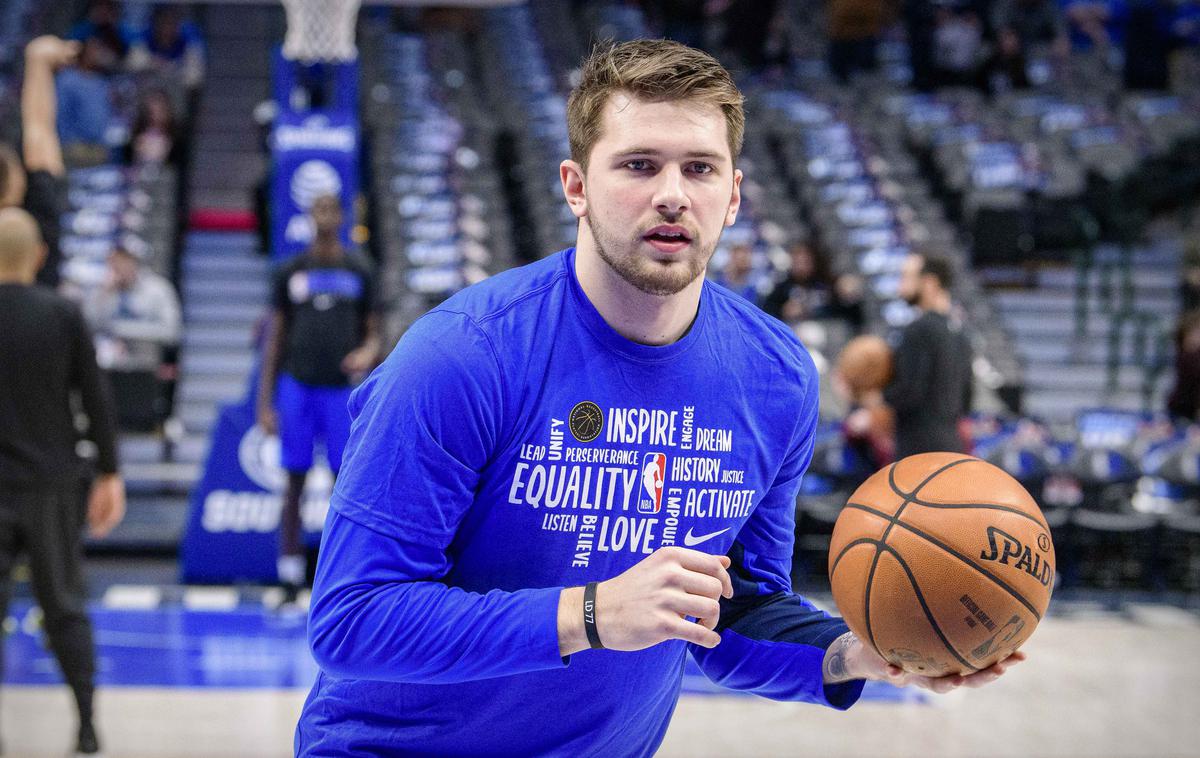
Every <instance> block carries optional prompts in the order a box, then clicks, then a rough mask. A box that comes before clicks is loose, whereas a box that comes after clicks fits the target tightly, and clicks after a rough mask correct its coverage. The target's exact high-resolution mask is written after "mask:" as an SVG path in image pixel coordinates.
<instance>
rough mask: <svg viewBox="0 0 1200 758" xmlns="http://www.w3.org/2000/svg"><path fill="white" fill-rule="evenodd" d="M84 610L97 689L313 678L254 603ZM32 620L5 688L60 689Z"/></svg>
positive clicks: (9, 642)
mask: <svg viewBox="0 0 1200 758" xmlns="http://www.w3.org/2000/svg"><path fill="white" fill-rule="evenodd" d="M89 610H90V613H91V616H92V623H93V626H94V629H95V635H96V657H97V675H96V679H97V683H98V684H99V685H100V686H107V687H172V688H175V687H178V688H205V687H212V688H224V689H291V688H303V689H307V688H308V687H310V686H311V685H312V682H313V680H314V679H315V678H316V675H317V664H316V663H315V662H314V661H313V659H312V655H311V654H310V653H309V650H308V641H307V639H306V636H305V626H306V622H307V617H306V616H305V614H304V613H303V612H299V611H297V612H284V613H280V612H277V611H271V610H268V609H267V608H265V607H264V606H263V605H262V604H261V603H257V602H253V603H242V604H240V605H238V606H237V607H236V608H232V609H229V610H191V609H188V608H185V607H184V606H182V605H179V604H166V605H163V606H161V607H158V608H153V609H147V610H127V609H114V608H106V607H104V606H103V605H101V604H99V603H94V604H92V606H91V608H90V609H89ZM31 611H32V613H31ZM37 616H38V614H37V613H36V610H35V609H33V606H32V605H31V604H30V603H29V602H28V601H22V602H16V603H13V605H12V607H11V609H10V619H9V620H8V623H6V625H5V626H6V627H7V628H9V629H10V630H11V632H10V634H9V635H8V637H7V638H6V639H5V641H4V644H5V651H4V656H5V663H6V670H5V672H4V683H5V684H23V685H54V684H61V683H62V676H61V674H60V673H59V670H58V664H57V663H56V662H55V660H54V657H53V655H51V653H50V651H49V650H48V649H46V646H45V645H44V644H43V641H42V636H41V632H40V629H39V627H38V624H37V623H36V619H37ZM683 692H684V694H688V695H745V693H739V692H733V691H731V690H727V689H725V688H723V687H718V686H717V685H715V684H713V683H712V682H710V681H709V680H708V679H707V678H705V676H704V674H702V673H701V672H700V669H699V668H698V667H697V666H696V664H695V662H693V661H692V659H691V658H688V660H687V666H686V668H685V669H684V673H683ZM863 700H873V701H890V702H906V703H911V702H916V703H921V702H925V697H924V696H923V694H922V693H920V692H917V691H915V690H911V689H908V690H905V689H898V688H896V687H892V686H890V685H887V684H881V683H877V682H868V683H867V687H866V688H865V689H864V691H863Z"/></svg>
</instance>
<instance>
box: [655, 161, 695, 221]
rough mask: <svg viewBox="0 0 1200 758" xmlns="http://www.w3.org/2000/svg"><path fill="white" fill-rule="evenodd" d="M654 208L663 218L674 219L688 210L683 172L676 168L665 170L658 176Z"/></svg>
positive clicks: (671, 167)
mask: <svg viewBox="0 0 1200 758" xmlns="http://www.w3.org/2000/svg"><path fill="white" fill-rule="evenodd" d="M654 208H655V210H657V211H658V212H659V213H661V214H662V215H663V216H666V217H668V218H673V217H675V216H678V215H680V214H682V213H683V212H684V211H686V210H687V208H688V197H687V192H686V190H685V188H684V178H683V171H682V170H680V169H679V168H678V167H675V166H668V167H667V168H664V169H663V170H662V171H661V172H659V175H658V185H657V186H656V187H655V192H654Z"/></svg>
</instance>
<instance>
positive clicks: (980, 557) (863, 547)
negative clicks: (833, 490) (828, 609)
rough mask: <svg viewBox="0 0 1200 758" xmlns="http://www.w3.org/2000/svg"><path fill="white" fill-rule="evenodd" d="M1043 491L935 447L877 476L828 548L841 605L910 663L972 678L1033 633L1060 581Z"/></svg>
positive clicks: (868, 635) (860, 627)
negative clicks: (1039, 496) (1037, 497)
mask: <svg viewBox="0 0 1200 758" xmlns="http://www.w3.org/2000/svg"><path fill="white" fill-rule="evenodd" d="M1055 565H1056V564H1055V559H1054V544H1053V542H1052V541H1051V539H1050V529H1049V527H1047V525H1046V520H1045V518H1043V516H1042V512H1041V510H1040V509H1039V508H1038V506H1037V504H1036V503H1035V502H1034V500H1033V498H1032V497H1031V496H1030V495H1029V493H1028V492H1026V491H1025V489H1024V488H1023V487H1021V485H1020V484H1018V483H1017V481H1016V480H1015V479H1013V478H1012V477H1011V476H1009V475H1008V474H1007V473H1005V472H1004V471H1002V470H1000V469H999V468H996V467H995V466H993V465H991V464H990V463H987V462H985V461H981V460H979V459H978V458H972V457H970V456H966V455H961V454H958V453H926V454H923V455H914V456H910V457H908V458H905V459H904V460H902V461H899V462H898V463H895V464H892V465H891V466H889V467H887V468H885V469H883V470H881V471H879V472H877V473H876V474H875V475H873V476H872V477H871V478H870V479H868V480H867V481H866V482H864V483H863V485H862V486H861V487H859V488H858V489H857V490H856V491H855V492H854V494H853V495H852V496H851V497H850V501H849V502H848V503H847V504H846V507H845V509H844V510H843V511H842V513H841V515H840V516H839V517H838V520H837V524H836V525H835V526H834V530H833V538H832V541H831V543H830V546H829V579H830V583H831V585H832V587H833V597H834V601H835V602H836V603H837V606H838V609H839V610H840V611H841V612H842V615H843V616H844V618H845V620H846V623H847V624H849V625H850V628H851V630H853V631H854V633H855V634H856V635H858V637H859V638H860V639H862V640H863V641H864V642H866V643H867V644H870V645H873V646H874V647H875V649H876V650H877V651H878V652H879V654H880V655H881V656H883V658H885V659H886V660H888V661H890V662H891V663H894V664H896V665H897V666H900V667H901V668H903V669H904V670H906V671H910V672H913V673H918V674H924V675H927V676H943V675H946V674H956V673H961V674H970V673H972V672H974V671H978V670H980V669H985V668H987V667H988V666H990V665H991V664H992V663H994V662H995V661H997V660H1000V659H1002V658H1004V657H1005V656H1007V655H1008V654H1009V653H1011V652H1012V651H1014V650H1016V649H1017V648H1019V647H1020V646H1021V645H1022V643H1024V642H1025V640H1027V639H1028V638H1029V635H1031V634H1033V630H1034V629H1035V628H1036V627H1037V624H1038V622H1039V621H1041V620H1042V616H1043V615H1045V613H1046V607H1047V606H1048V605H1049V604H1050V593H1051V591H1052V589H1053V587H1054V568H1055Z"/></svg>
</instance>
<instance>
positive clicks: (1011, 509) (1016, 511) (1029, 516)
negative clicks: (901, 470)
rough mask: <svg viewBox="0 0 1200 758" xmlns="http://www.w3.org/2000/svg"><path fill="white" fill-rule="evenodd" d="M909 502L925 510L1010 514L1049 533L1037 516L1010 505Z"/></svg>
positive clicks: (914, 500)
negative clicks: (980, 509)
mask: <svg viewBox="0 0 1200 758" xmlns="http://www.w3.org/2000/svg"><path fill="white" fill-rule="evenodd" d="M909 502H910V503H912V504H913V505H920V506H922V507H925V508H944V509H946V510H961V509H964V508H982V509H984V510H991V511H1004V512H1005V513H1011V514H1013V515H1014V516H1021V517H1023V518H1027V519H1029V520H1030V521H1032V522H1033V523H1035V524H1037V525H1038V526H1040V527H1041V528H1043V529H1045V530H1046V531H1047V532H1048V531H1050V527H1048V526H1046V524H1045V523H1043V522H1042V521H1041V520H1040V519H1038V517H1037V516H1034V515H1032V514H1030V513H1026V512H1025V511H1023V510H1021V509H1020V508H1014V507H1013V506H1011V505H1000V504H999V503H930V502H928V501H926V500H921V499H920V498H915V497H914V498H910V499H909Z"/></svg>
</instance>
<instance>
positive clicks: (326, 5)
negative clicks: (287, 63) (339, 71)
mask: <svg viewBox="0 0 1200 758" xmlns="http://www.w3.org/2000/svg"><path fill="white" fill-rule="evenodd" d="M282 3H283V8H284V10H285V11H286V12H287V34H286V35H285V37H284V40H283V57H284V58H286V59H288V60H291V61H298V62H300V63H306V64H311V63H321V62H329V63H349V62H351V61H353V60H355V59H357V58H358V48H357V47H355V45H354V29H355V25H356V23H357V21H358V8H359V6H360V5H361V4H362V0H282Z"/></svg>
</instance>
